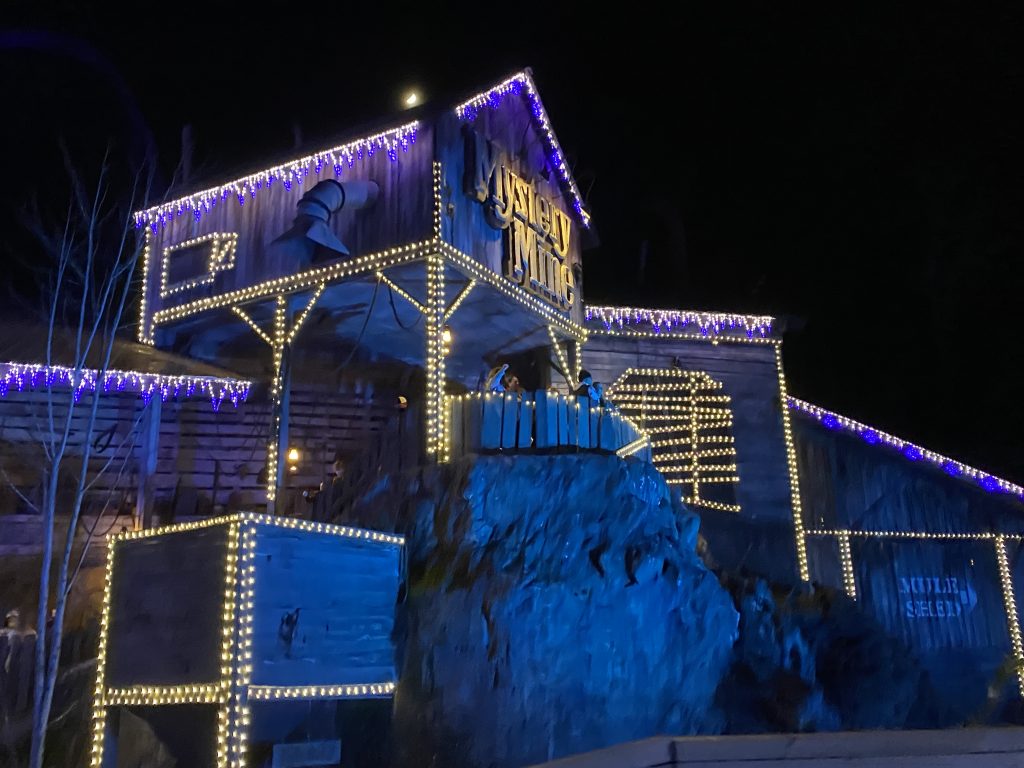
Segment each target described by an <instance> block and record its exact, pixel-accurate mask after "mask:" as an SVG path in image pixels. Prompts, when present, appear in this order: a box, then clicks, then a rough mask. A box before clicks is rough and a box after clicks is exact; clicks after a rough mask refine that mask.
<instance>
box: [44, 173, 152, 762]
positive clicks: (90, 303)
mask: <svg viewBox="0 0 1024 768" xmlns="http://www.w3.org/2000/svg"><path fill="white" fill-rule="evenodd" d="M65 162H66V165H67V167H68V172H69V177H70V181H71V188H72V202H71V206H70V208H69V211H68V216H67V221H66V223H65V225H64V227H63V232H62V233H60V235H59V236H57V237H52V238H50V237H48V236H47V235H48V233H47V232H46V231H45V229H44V228H43V227H42V226H39V227H37V228H36V233H37V234H38V235H40V240H41V241H42V242H43V243H44V244H46V245H48V246H49V250H50V251H51V253H52V255H53V256H54V257H55V266H56V269H55V271H54V272H53V273H51V274H52V278H51V279H52V283H51V285H50V291H51V293H50V298H51V306H50V308H49V336H48V338H47V350H46V364H47V366H48V367H49V366H51V365H52V352H53V345H54V334H55V331H57V330H58V325H57V317H58V305H60V306H61V307H62V308H63V309H64V310H67V309H70V310H71V314H73V316H75V321H76V322H75V324H74V325H71V326H70V327H69V330H71V331H72V333H73V335H74V347H75V349H74V361H73V365H72V366H70V367H72V368H73V371H74V373H73V378H72V380H71V381H70V382H69V383H70V385H71V387H70V391H69V392H68V393H67V397H66V400H65V402H64V403H63V405H65V406H66V410H64V411H63V412H61V411H60V408H59V407H55V397H56V396H55V393H54V387H53V385H51V384H50V383H49V382H48V387H49V389H48V397H47V402H46V407H47V417H48V425H49V431H48V434H47V435H46V437H45V438H43V441H42V442H43V448H44V452H45V454H46V463H45V469H44V476H45V483H44V498H43V505H42V509H41V510H40V511H41V513H42V517H43V559H42V563H41V565H40V569H39V606H38V610H37V612H36V624H37V639H36V647H35V653H34V660H35V669H34V670H33V683H34V689H33V694H32V743H31V749H30V753H29V764H28V765H29V768H42V767H43V762H44V757H45V749H46V736H47V728H48V725H49V724H50V711H51V708H52V705H53V699H54V691H55V688H56V685H57V680H58V672H59V667H60V656H61V644H62V637H63V635H62V631H63V626H64V617H65V613H66V609H67V602H68V598H69V595H70V592H71V582H72V579H73V576H71V571H72V568H71V564H72V555H73V553H74V545H75V534H76V531H77V530H78V525H79V521H80V519H81V512H82V505H83V504H84V503H85V498H86V492H87V490H88V488H89V487H90V483H89V477H88V476H89V462H90V459H91V458H92V451H93V433H94V431H95V427H96V419H97V414H98V410H99V400H100V397H101V396H102V394H103V386H102V384H103V379H104V377H105V375H106V373H107V371H108V370H109V367H110V361H111V359H112V354H113V351H114V345H115V343H116V336H117V332H118V330H119V329H120V327H121V323H122V320H123V316H124V310H125V307H126V305H127V302H128V297H129V295H130V293H131V286H132V279H133V275H134V271H135V267H136V264H137V262H138V255H139V250H138V248H137V247H136V246H135V245H134V244H133V240H134V235H133V231H134V226H133V225H132V219H131V215H130V214H131V207H132V206H133V204H135V203H137V202H138V201H139V192H140V191H141V192H143V197H146V196H148V187H149V181H150V179H149V178H148V177H147V178H144V176H143V174H142V173H139V174H138V175H137V176H136V179H135V184H134V187H133V188H132V189H131V195H130V198H129V199H128V200H127V201H126V202H127V206H128V210H127V212H126V215H125V216H124V218H123V219H121V220H119V221H118V220H117V219H113V220H112V219H110V216H109V214H110V212H108V211H106V210H104V206H105V201H106V195H107V192H108V187H109V184H108V166H107V158H105V159H104V162H103V165H102V167H101V169H100V174H99V177H98V183H97V185H96V188H95V190H94V191H93V192H92V193H86V192H85V190H84V189H83V187H82V184H81V179H80V177H79V176H78V174H77V173H76V171H75V170H74V168H73V167H72V166H71V160H70V156H69V155H67V154H65ZM143 181H144V182H145V185H144V186H143V187H141V188H140V182H143ZM110 221H113V222H116V228H113V229H112V228H111V224H110V223H105V222H110ZM110 235H113V236H112V237H109V236H110ZM108 237H109V239H108ZM105 260H106V261H105ZM61 314H62V315H63V313H61ZM94 352H95V353H96V355H95V356H94V359H97V361H98V364H97V365H96V373H95V375H96V382H95V386H94V388H93V392H92V395H91V397H92V401H91V403H90V407H89V409H88V413H87V414H86V415H85V419H84V424H81V425H78V427H77V428H76V429H75V436H76V440H77V439H81V440H82V449H81V456H80V461H79V466H78V473H77V481H76V484H75V489H74V494H73V496H72V500H71V504H70V508H69V509H68V510H67V513H68V529H67V535H66V537H65V539H64V542H63V547H62V548H61V553H60V561H59V562H58V563H55V562H54V557H55V549H56V547H55V541H54V539H55V537H56V528H57V525H56V524H57V511H58V510H57V504H58V494H59V491H60V488H61V476H62V469H63V467H64V463H65V459H66V458H70V457H69V455H68V450H69V446H70V437H71V435H72V426H73V421H74V418H75V415H76V405H77V397H76V388H77V387H78V386H79V383H80V381H81V379H80V377H81V376H82V375H83V370H85V369H86V368H88V367H89V366H88V361H89V359H90V354H91V353H94ZM90 370H91V368H90ZM61 419H63V423H62V424H61V423H60V422H61ZM101 471H102V470H101ZM55 567H56V570H57V573H56V579H54V578H53V577H52V574H51V570H52V569H54V568H55ZM74 572H75V574H77V573H78V567H77V566H76V567H75V569H74ZM51 592H52V593H53V595H54V597H53V602H52V603H51V602H50V594H51ZM51 605H52V610H53V621H52V622H50V621H48V619H49V612H50V608H51Z"/></svg>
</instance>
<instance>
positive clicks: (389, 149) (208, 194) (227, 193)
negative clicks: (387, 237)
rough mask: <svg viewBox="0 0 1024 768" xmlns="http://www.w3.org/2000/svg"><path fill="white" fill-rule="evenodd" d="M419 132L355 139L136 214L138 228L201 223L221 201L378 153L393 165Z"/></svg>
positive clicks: (411, 127)
mask: <svg viewBox="0 0 1024 768" xmlns="http://www.w3.org/2000/svg"><path fill="white" fill-rule="evenodd" d="M418 129H419V123H417V122H412V123H406V124H405V125H402V126H399V127H398V128H392V129H390V130H387V131H383V132H381V133H377V134H374V135H373V136H366V137H365V138H362V139H356V140H355V141H350V142H349V143H347V144H342V145H340V146H337V147H331V148H330V149H324V150H320V151H319V152H314V153H313V154H311V155H306V156H305V157H299V158H296V159H295V160H290V161H288V162H286V163H282V164H281V165H275V166H274V167H272V168H267V169H265V170H262V171H257V172H256V173H251V174H249V175H248V176H243V177H241V178H240V179H235V180H234V181H229V182H226V183H225V184H221V185H220V186H216V187H210V188H209V189H204V190H202V191H201V192H194V193H192V194H190V195H185V196H184V197H180V198H178V199H177V200H172V201H170V202H168V203H162V204H161V205H157V206H154V207H152V208H148V209H147V210H144V211H138V212H137V213H136V214H135V226H136V227H143V226H145V225H147V224H148V225H149V227H150V229H151V230H152V231H154V232H156V231H157V230H159V229H160V228H162V227H165V226H166V225H167V224H168V222H170V221H173V220H174V219H175V218H177V217H179V216H184V215H185V214H186V213H187V214H190V215H191V216H192V217H193V218H194V220H195V221H199V220H200V219H201V218H202V217H203V214H205V213H208V212H209V211H210V210H211V209H213V208H214V207H215V206H216V205H217V204H218V203H219V202H221V201H226V200H237V201H238V204H239V205H245V201H246V200H251V199H254V198H255V197H256V193H257V192H259V191H260V190H264V189H270V187H272V186H273V185H274V184H278V183H280V184H281V186H283V187H284V188H285V189H286V190H291V189H293V188H294V187H296V186H301V185H302V184H303V183H304V182H306V180H307V179H308V178H309V177H310V175H312V176H314V177H317V176H320V175H321V173H323V172H324V171H325V170H326V171H327V172H329V173H330V174H332V175H333V176H340V175H341V173H342V170H343V169H344V168H351V167H352V166H353V165H354V164H355V161H356V160H362V159H363V158H364V157H372V156H373V155H374V154H376V153H377V152H386V153H387V156H388V158H389V159H390V160H391V161H392V162H394V161H397V160H398V152H399V151H402V152H407V151H408V150H409V147H410V146H411V145H413V144H415V143H416V132H417V130H418ZM314 181H315V179H314Z"/></svg>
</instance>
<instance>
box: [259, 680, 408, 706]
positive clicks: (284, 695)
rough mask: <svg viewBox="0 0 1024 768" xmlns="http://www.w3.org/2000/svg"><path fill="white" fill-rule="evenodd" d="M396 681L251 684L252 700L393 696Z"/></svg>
mask: <svg viewBox="0 0 1024 768" xmlns="http://www.w3.org/2000/svg"><path fill="white" fill-rule="evenodd" d="M395 687H396V685H395V683H394V681H392V680H388V681H385V682H381V683H359V684H355V685H292V686H283V685H280V686H275V685H250V686H249V699H250V700H251V701H278V700H281V699H286V700H287V699H297V700H302V699H348V698H360V699H367V698H374V697H382V696H391V695H393V694H394V692H395Z"/></svg>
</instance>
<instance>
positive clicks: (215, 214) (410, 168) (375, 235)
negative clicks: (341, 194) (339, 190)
mask: <svg viewBox="0 0 1024 768" xmlns="http://www.w3.org/2000/svg"><path fill="white" fill-rule="evenodd" d="M432 161H433V135H432V131H431V130H430V129H429V128H428V127H426V126H422V125H421V128H420V131H419V133H418V135H417V139H416V143H415V144H413V145H412V146H410V147H409V150H408V152H401V151H399V152H398V159H397V160H396V161H391V160H390V159H389V158H388V156H387V153H386V152H384V151H379V152H376V153H375V154H374V155H373V156H372V157H371V156H366V157H364V158H362V159H361V160H358V159H357V160H356V161H355V164H354V165H353V167H352V168H348V167H347V166H346V167H345V168H344V169H343V171H342V173H341V176H339V177H337V178H338V179H339V180H340V181H343V182H344V181H349V180H372V181H375V182H377V184H378V186H379V187H380V196H379V197H378V199H377V201H376V203H375V204H374V205H373V207H371V208H368V209H365V210H362V211H351V210H345V209H344V208H343V209H342V210H341V211H340V212H339V213H337V214H336V215H334V216H332V218H331V221H330V228H331V231H332V232H334V234H336V235H337V236H338V239H340V240H341V242H342V243H343V244H344V245H345V246H346V247H347V248H348V249H349V253H350V254H351V257H356V256H360V255H364V254H368V253H374V252H377V251H380V250H383V249H386V248H391V247H394V246H397V245H403V244H406V243H411V242H416V241H420V240H424V239H427V238H429V237H431V233H432V215H433V207H434V193H433V168H432ZM333 178H335V175H334V170H333V168H330V167H327V166H325V167H324V169H323V171H322V172H321V174H320V175H319V176H314V175H313V174H312V172H311V173H310V176H309V177H308V179H307V180H306V181H305V182H304V183H303V184H293V185H291V189H286V188H285V186H284V185H283V184H282V183H281V182H277V183H275V184H273V185H272V186H271V187H270V188H269V189H268V188H266V187H264V188H263V189H262V190H260V191H259V192H258V193H257V195H256V196H255V197H254V198H251V199H246V200H245V203H244V205H239V203H238V199H237V198H236V197H227V198H225V199H224V200H221V201H220V202H218V203H217V205H215V206H214V207H213V208H212V209H211V210H210V211H209V212H207V213H204V214H203V216H202V218H201V219H200V220H199V221H196V220H195V218H194V216H192V214H191V212H190V211H185V213H184V214H183V215H181V216H177V217H175V218H173V219H172V220H171V221H170V222H169V223H168V224H167V225H166V226H164V227H162V228H160V227H158V228H157V231H156V232H155V233H153V234H152V235H151V238H150V262H149V274H148V275H147V279H146V286H145V290H146V296H145V299H146V306H147V308H148V311H149V312H150V313H152V312H156V311H159V310H160V309H165V308H167V307H172V306H176V305H178V304H183V303H186V302H189V301H193V300H195V299H198V298H202V297H204V296H209V295H214V294H220V293H225V292H228V291H233V290H237V289H239V288H245V287H247V286H251V285H256V284H258V283H262V282H264V281H266V280H270V279H273V278H276V277H282V276H285V275H291V274H295V273H296V272H300V271H302V270H303V269H305V268H308V267H309V265H308V264H305V265H304V264H300V263H297V262H294V261H292V260H289V259H287V258H285V257H282V256H281V255H280V254H279V253H277V252H276V250H275V249H272V248H270V247H269V246H270V244H271V242H272V241H273V240H274V239H275V238H276V237H278V236H279V235H281V234H283V233H284V232H285V231H286V230H287V229H288V228H289V227H290V226H291V225H292V221H293V219H294V218H295V206H296V204H297V203H298V202H299V198H301V197H302V195H303V193H304V192H305V191H306V190H308V189H310V188H311V187H313V186H314V185H315V184H316V183H317V181H320V180H323V179H333ZM214 232H233V233H236V234H237V235H238V248H237V252H236V254H235V265H234V267H233V268H231V269H226V270H224V271H222V272H218V273H217V274H216V276H215V279H214V282H213V283H212V284H210V285H203V286H197V287H195V288H192V289H190V290H185V291H180V292H177V293H174V294H171V295H168V296H167V297H166V298H161V297H160V273H161V261H162V259H163V253H164V249H165V248H167V247H168V246H173V245H175V244H178V243H182V242H185V241H186V240H190V239H193V238H196V237H199V236H201V235H206V234H210V233H214ZM324 263H327V262H324Z"/></svg>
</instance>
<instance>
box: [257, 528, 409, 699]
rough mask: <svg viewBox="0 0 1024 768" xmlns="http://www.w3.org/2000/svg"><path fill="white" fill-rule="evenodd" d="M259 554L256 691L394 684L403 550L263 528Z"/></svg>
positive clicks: (322, 535) (332, 536) (333, 537)
mask: <svg viewBox="0 0 1024 768" xmlns="http://www.w3.org/2000/svg"><path fill="white" fill-rule="evenodd" d="M255 554H256V558H255V565H256V585H257V586H256V594H255V597H254V599H253V607H252V612H253V614H252V615H253V622H252V626H253V635H252V643H253V644H252V665H253V672H252V684H253V685H334V684H341V683H380V682H388V681H393V680H394V679H395V650H394V644H393V641H392V638H391V632H392V629H393V627H394V618H395V600H396V598H397V595H398V584H399V571H400V562H401V561H400V558H401V550H400V549H399V548H398V547H395V546H384V545H381V544H375V543H374V542H366V541H360V540H357V539H350V538H344V537H340V536H334V535H330V534H316V533H309V532H301V531H297V530H294V529H289V528H278V527H275V526H264V525H261V526H258V527H257V537H256V553H255Z"/></svg>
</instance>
